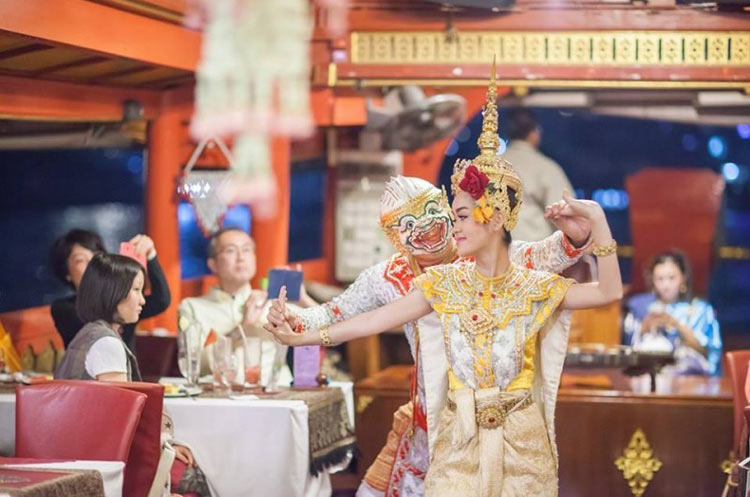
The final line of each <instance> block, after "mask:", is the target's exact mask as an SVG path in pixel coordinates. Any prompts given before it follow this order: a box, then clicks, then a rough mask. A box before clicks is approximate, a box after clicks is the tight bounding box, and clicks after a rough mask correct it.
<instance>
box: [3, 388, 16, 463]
mask: <svg viewBox="0 0 750 497" xmlns="http://www.w3.org/2000/svg"><path fill="white" fill-rule="evenodd" d="M15 453H16V394H14V393H0V456H4V457H13V455H15Z"/></svg>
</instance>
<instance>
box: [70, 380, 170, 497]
mask: <svg viewBox="0 0 750 497" xmlns="http://www.w3.org/2000/svg"><path fill="white" fill-rule="evenodd" d="M56 383H70V384H79V383H81V382H80V381H78V380H56ZM87 383H88V384H93V385H95V386H100V387H105V388H106V387H116V388H124V389H126V390H131V391H134V392H140V393H143V394H145V395H146V404H145V405H144V407H143V412H142V413H141V419H140V420H139V421H138V427H137V428H136V430H135V435H134V436H133V444H132V445H131V447H130V453H129V455H128V460H127V462H126V463H125V476H124V481H123V487H122V491H123V495H128V496H133V497H140V496H144V497H145V496H147V495H148V492H149V490H150V489H151V484H152V483H153V481H154V476H155V475H156V470H157V467H158V466H159V458H160V457H161V413H162V409H163V408H164V386H162V385H159V384H158V383H141V382H134V381H131V382H87Z"/></svg>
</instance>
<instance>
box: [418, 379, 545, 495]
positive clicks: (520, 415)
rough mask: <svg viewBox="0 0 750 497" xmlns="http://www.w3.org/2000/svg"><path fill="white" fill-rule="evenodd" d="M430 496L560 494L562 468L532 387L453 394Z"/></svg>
mask: <svg viewBox="0 0 750 497" xmlns="http://www.w3.org/2000/svg"><path fill="white" fill-rule="evenodd" d="M448 398H449V401H448V406H447V407H446V408H445V409H444V411H443V414H442V415H441V417H440V424H439V427H438V434H437V440H436V442H435V453H434V457H433V459H432V463H431V465H430V470H429V471H428V473H427V478H426V480H425V496H426V497H430V496H446V495H472V496H479V497H500V496H502V497H521V496H528V495H535V496H556V495H557V474H556V473H557V472H556V468H555V461H554V457H553V455H552V451H551V449H550V444H549V439H548V435H547V430H546V427H545V425H544V421H543V419H542V414H541V410H540V409H539V407H538V406H537V405H536V404H534V402H533V401H532V399H531V395H530V392H529V391H528V390H522V391H514V392H500V389H499V388H497V387H495V388H487V389H480V390H477V391H474V390H472V389H469V388H465V389H461V390H456V391H452V392H449V394H448Z"/></svg>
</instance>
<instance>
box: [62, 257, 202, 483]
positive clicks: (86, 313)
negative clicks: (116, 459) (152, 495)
mask: <svg viewBox="0 0 750 497" xmlns="http://www.w3.org/2000/svg"><path fill="white" fill-rule="evenodd" d="M144 281H145V275H144V269H143V267H142V266H141V265H140V264H139V263H138V262H136V261H135V260H134V259H131V258H129V257H125V256H121V255H114V254H106V253H101V252H100V253H98V254H95V255H94V256H93V258H92V259H91V261H90V262H88V267H87V268H86V271H85V272H84V273H83V277H82V278H81V279H80V284H79V286H78V293H77V299H76V308H77V310H78V315H79V316H80V317H81V319H83V321H84V322H85V323H86V324H85V325H84V326H83V327H82V328H81V329H80V331H79V332H78V333H76V335H75V337H73V340H72V341H71V342H70V344H69V345H68V348H67V350H66V352H65V356H63V360H62V361H61V362H60V364H59V365H58V366H57V368H56V369H55V379H66V380H98V381H140V379H141V375H140V372H139V370H138V362H137V361H136V358H135V356H134V355H133V353H132V352H131V351H130V350H129V349H128V347H127V346H126V345H125V342H123V340H122V337H121V332H122V329H123V328H124V327H125V326H126V325H128V324H133V323H136V322H137V321H138V318H139V316H140V314H141V311H142V309H143V307H144V305H145V304H146V299H145V298H144V297H143V284H144ZM163 424H164V423H163ZM165 438H166V440H165ZM169 438H170V437H165V434H164V433H162V443H163V444H165V445H166V448H167V449H169V450H173V451H174V453H175V454H174V457H176V458H177V460H179V461H181V462H182V463H184V464H185V465H187V466H192V465H193V464H194V460H193V455H192V453H191V452H190V449H188V448H187V447H185V446H182V445H176V444H173V443H171V440H170V439H169ZM170 457H171V456H170ZM191 491H193V492H195V490H191Z"/></svg>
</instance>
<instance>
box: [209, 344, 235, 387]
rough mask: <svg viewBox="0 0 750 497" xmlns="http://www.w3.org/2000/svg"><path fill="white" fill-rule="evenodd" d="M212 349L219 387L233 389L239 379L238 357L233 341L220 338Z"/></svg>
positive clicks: (215, 375)
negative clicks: (233, 384)
mask: <svg viewBox="0 0 750 497" xmlns="http://www.w3.org/2000/svg"><path fill="white" fill-rule="evenodd" d="M212 347H213V351H212V352H213V359H214V364H213V368H214V371H213V372H214V379H215V380H216V381H217V382H218V383H219V386H221V387H224V388H231V386H232V383H234V382H235V380H236V379H237V356H236V355H235V354H234V350H233V348H232V340H231V338H229V337H219V338H217V340H216V342H214V344H213V345H212Z"/></svg>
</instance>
